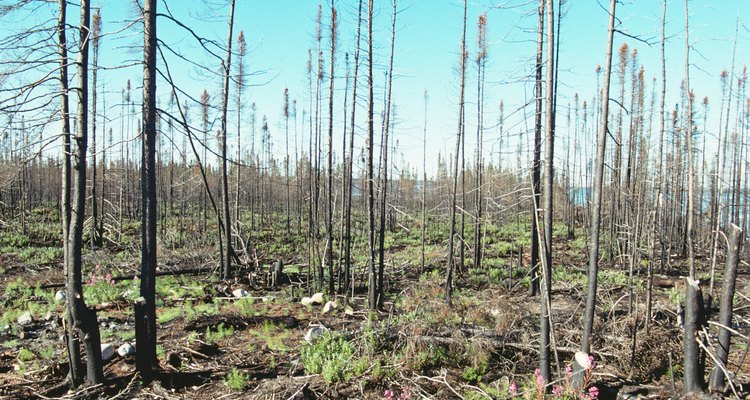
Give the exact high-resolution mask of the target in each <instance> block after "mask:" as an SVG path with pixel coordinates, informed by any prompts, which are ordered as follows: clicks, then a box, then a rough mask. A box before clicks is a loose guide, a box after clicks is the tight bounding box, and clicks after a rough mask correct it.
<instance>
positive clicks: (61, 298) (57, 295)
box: [55, 290, 65, 302]
mask: <svg viewBox="0 0 750 400" xmlns="http://www.w3.org/2000/svg"><path fill="white" fill-rule="evenodd" d="M55 301H56V302H61V301H65V292H63V291H62V290H58V291H57V292H55Z"/></svg>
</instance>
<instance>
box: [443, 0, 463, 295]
mask: <svg viewBox="0 0 750 400" xmlns="http://www.w3.org/2000/svg"><path fill="white" fill-rule="evenodd" d="M466 57H467V54H466V0H464V25H463V34H462V37H461V85H460V87H459V97H458V129H457V132H456V152H455V154H454V156H453V160H454V161H453V185H452V190H451V193H450V196H451V219H450V224H451V226H450V233H449V234H448V268H447V272H446V277H445V301H446V302H447V303H448V304H449V305H450V304H451V298H452V296H453V270H454V267H455V266H454V260H453V247H454V245H453V241H454V236H455V235H456V191H457V190H458V159H459V155H460V153H459V152H460V151H461V139H462V138H463V133H464V95H465V92H464V90H465V87H466Z"/></svg>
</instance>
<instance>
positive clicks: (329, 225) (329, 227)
mask: <svg viewBox="0 0 750 400" xmlns="http://www.w3.org/2000/svg"><path fill="white" fill-rule="evenodd" d="M337 23H338V22H337V19H336V7H335V5H334V2H332V3H331V53H330V56H331V60H330V63H331V66H330V76H329V77H328V79H329V86H328V174H327V175H328V184H327V185H326V186H327V188H328V201H327V207H326V211H327V213H326V250H325V262H326V265H327V266H328V293H329V294H330V295H331V296H333V295H334V294H335V288H334V285H333V206H334V199H333V84H334V82H335V79H334V67H335V65H336V24H337ZM287 222H288V221H287ZM322 277H323V276H322V274H321V278H322Z"/></svg>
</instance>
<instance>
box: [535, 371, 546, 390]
mask: <svg viewBox="0 0 750 400" xmlns="http://www.w3.org/2000/svg"><path fill="white" fill-rule="evenodd" d="M534 376H536V386H537V387H543V386H544V378H543V377H542V371H541V370H540V369H539V368H537V369H535V370H534Z"/></svg>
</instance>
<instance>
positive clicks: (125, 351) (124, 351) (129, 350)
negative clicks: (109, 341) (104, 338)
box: [117, 343, 135, 357]
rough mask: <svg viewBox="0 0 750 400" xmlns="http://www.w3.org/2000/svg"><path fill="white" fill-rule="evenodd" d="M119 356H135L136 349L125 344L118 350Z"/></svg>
mask: <svg viewBox="0 0 750 400" xmlns="http://www.w3.org/2000/svg"><path fill="white" fill-rule="evenodd" d="M117 354H119V355H120V357H126V356H129V355H131V354H135V347H133V345H132V344H130V343H125V344H123V345H122V346H120V347H118V348H117Z"/></svg>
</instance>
